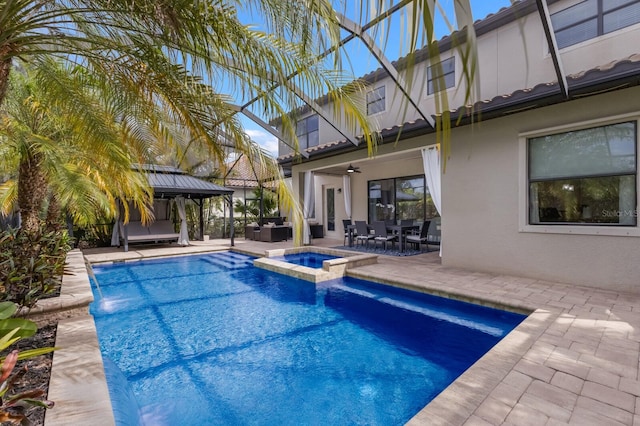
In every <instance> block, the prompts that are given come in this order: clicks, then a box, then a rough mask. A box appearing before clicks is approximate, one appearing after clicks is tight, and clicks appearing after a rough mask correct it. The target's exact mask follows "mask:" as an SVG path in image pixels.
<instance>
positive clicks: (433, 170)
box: [422, 148, 442, 216]
mask: <svg viewBox="0 0 640 426" xmlns="http://www.w3.org/2000/svg"><path fill="white" fill-rule="evenodd" d="M422 165H423V167H424V177H425V178H426V180H427V187H428V188H429V194H431V199H432V200H433V204H434V205H435V206H436V210H438V214H440V216H442V204H441V200H442V193H441V191H440V182H441V176H442V175H441V174H440V151H439V150H438V148H423V149H422Z"/></svg>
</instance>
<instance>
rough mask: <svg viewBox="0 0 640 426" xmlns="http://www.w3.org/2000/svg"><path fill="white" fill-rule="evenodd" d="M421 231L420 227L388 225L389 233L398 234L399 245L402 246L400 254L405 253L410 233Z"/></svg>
mask: <svg viewBox="0 0 640 426" xmlns="http://www.w3.org/2000/svg"><path fill="white" fill-rule="evenodd" d="M418 229H420V225H387V231H392V232H396V233H397V234H398V244H399V245H400V253H404V249H405V247H404V246H405V244H406V242H405V236H406V234H407V233H408V232H413V231H415V230H418Z"/></svg>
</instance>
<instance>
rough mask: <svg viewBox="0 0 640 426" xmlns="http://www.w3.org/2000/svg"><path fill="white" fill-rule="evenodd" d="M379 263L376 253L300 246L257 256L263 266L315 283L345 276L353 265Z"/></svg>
mask: <svg viewBox="0 0 640 426" xmlns="http://www.w3.org/2000/svg"><path fill="white" fill-rule="evenodd" d="M374 263H378V256H377V255H375V254H368V253H365V254H360V253H353V252H350V251H345V250H336V249H331V248H325V247H296V248H290V249H277V250H267V251H266V252H265V257H261V258H258V259H255V260H254V261H253V264H254V265H255V266H257V267H259V268H263V269H268V270H270V271H274V272H278V273H281V274H286V275H291V276H293V277H296V278H300V279H303V280H306V281H311V282H314V283H317V282H321V281H327V280H331V279H334V278H340V277H342V276H344V273H345V271H346V270H347V269H349V268H355V267H357V266H364V265H371V264H374Z"/></svg>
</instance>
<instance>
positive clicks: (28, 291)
mask: <svg viewBox="0 0 640 426" xmlns="http://www.w3.org/2000/svg"><path fill="white" fill-rule="evenodd" d="M69 249H70V241H69V237H68V234H67V232H66V231H63V230H57V231H48V232H41V233H40V235H39V236H37V237H27V236H26V235H25V234H24V233H22V232H20V231H19V230H8V231H4V232H3V233H2V237H0V259H3V260H2V261H1V262H0V282H1V283H2V285H1V287H0V301H11V302H15V303H16V304H18V306H19V307H21V308H22V307H26V308H28V309H30V308H32V307H33V306H34V305H35V304H36V302H37V301H38V300H39V299H40V298H41V297H43V296H46V295H49V294H51V293H53V292H55V291H57V289H58V288H59V287H60V282H61V281H60V280H61V276H62V274H63V272H64V264H65V259H66V255H67V252H68V251H69Z"/></svg>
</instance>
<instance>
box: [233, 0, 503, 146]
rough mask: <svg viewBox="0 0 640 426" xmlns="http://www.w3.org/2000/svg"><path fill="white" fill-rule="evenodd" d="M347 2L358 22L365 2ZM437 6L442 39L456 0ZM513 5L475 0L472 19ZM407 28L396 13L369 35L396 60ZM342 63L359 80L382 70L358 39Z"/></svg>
mask: <svg viewBox="0 0 640 426" xmlns="http://www.w3.org/2000/svg"><path fill="white" fill-rule="evenodd" d="M344 3H345V6H344V7H345V10H343V13H344V14H345V16H347V17H348V18H350V19H352V20H357V19H356V18H357V16H358V15H359V14H360V4H361V3H362V0H360V1H357V0H346V2H344ZM374 3H375V2H374ZM394 3H395V2H394ZM438 4H439V6H440V7H441V8H442V10H443V12H444V14H445V16H446V18H443V17H442V16H440V15H439V14H437V15H436V36H437V38H438V39H439V38H442V37H443V36H445V35H447V34H449V33H450V32H451V29H450V28H449V26H448V25H447V20H448V21H449V22H450V23H455V16H454V13H453V4H454V0H438ZM510 4H511V1H510V0H472V1H471V7H472V12H473V19H474V20H479V19H483V18H485V17H486V16H487V15H489V14H491V13H495V12H497V11H498V10H500V9H501V8H503V7H507V6H509V5H510ZM405 28H406V25H405V24H404V22H403V17H402V12H397V13H396V14H395V15H394V17H393V19H391V20H389V21H386V22H385V24H384V26H380V27H378V28H376V30H377V31H375V32H374V31H372V32H370V35H371V36H372V37H374V38H375V39H376V40H377V41H378V43H379V45H380V46H381V47H383V50H384V52H385V54H386V56H387V58H388V59H390V60H395V59H397V58H398V57H401V56H404V54H406V51H405V50H403V48H405V49H406V45H407V41H406V40H404V39H403V37H402V36H401V34H406V30H405ZM376 33H377V35H376ZM383 40H384V41H386V45H385V46H382V42H383ZM343 60H344V65H343V66H344V67H345V68H347V69H349V70H350V71H351V73H353V75H354V77H360V76H362V75H365V74H367V73H368V72H371V71H374V70H375V69H377V68H379V64H378V62H377V61H376V60H375V59H374V58H373V57H372V56H371V54H370V53H369V51H368V50H367V48H366V47H365V46H364V44H363V43H362V42H360V41H359V40H357V39H356V40H352V41H351V42H349V43H348V44H347V45H345V54H344V55H343ZM242 120H243V124H244V126H245V129H246V132H247V134H248V135H249V136H250V137H251V138H252V139H253V140H254V141H255V142H257V143H258V144H260V145H261V146H262V147H263V148H264V149H266V150H267V151H268V152H270V153H271V154H272V155H274V156H277V152H278V141H277V139H276V138H275V137H273V136H272V135H271V134H270V133H268V132H266V131H265V130H264V129H262V128H261V127H260V126H258V125H257V124H255V123H253V122H252V121H251V120H249V119H246V118H245V117H244V116H243V118H242Z"/></svg>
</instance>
